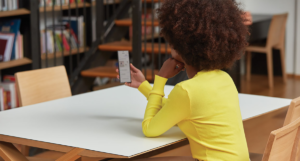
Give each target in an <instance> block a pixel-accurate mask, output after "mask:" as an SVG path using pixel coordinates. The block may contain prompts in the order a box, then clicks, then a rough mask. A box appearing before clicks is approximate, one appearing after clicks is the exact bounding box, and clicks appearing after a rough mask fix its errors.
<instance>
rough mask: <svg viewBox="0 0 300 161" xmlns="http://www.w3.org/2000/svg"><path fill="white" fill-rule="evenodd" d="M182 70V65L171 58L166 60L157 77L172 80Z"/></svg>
mask: <svg viewBox="0 0 300 161" xmlns="http://www.w3.org/2000/svg"><path fill="white" fill-rule="evenodd" d="M183 69H184V64H183V63H182V62H179V61H177V60H175V59H173V58H169V59H168V60H166V61H165V62H164V64H163V66H162V67H161V69H160V71H159V72H158V75H159V76H161V77H164V78H167V79H169V78H172V77H174V76H175V75H177V74H178V73H179V72H180V71H182V70H183Z"/></svg>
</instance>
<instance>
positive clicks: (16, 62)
mask: <svg viewBox="0 0 300 161" xmlns="http://www.w3.org/2000/svg"><path fill="white" fill-rule="evenodd" d="M31 62H32V61H31V60H30V59H28V58H22V59H18V60H12V61H7V62H1V63H0V70H3V69H7V68H12V67H17V66H21V65H26V64H31Z"/></svg>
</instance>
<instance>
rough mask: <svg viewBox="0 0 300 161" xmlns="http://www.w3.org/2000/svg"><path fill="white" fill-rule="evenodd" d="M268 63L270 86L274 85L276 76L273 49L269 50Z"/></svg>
mask: <svg viewBox="0 0 300 161" xmlns="http://www.w3.org/2000/svg"><path fill="white" fill-rule="evenodd" d="M267 64H268V76H269V87H270V88H273V87H274V76H273V55H272V49H271V50H269V51H267Z"/></svg>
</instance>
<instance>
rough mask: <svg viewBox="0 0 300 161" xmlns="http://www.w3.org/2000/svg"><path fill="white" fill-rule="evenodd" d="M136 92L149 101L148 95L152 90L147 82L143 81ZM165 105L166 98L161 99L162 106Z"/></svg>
mask: <svg viewBox="0 0 300 161" xmlns="http://www.w3.org/2000/svg"><path fill="white" fill-rule="evenodd" d="M138 90H139V91H140V92H141V93H142V94H143V95H144V96H145V97H146V98H147V100H148V99H149V93H150V91H151V90H152V86H151V85H150V83H149V82H148V81H144V82H143V83H142V84H141V85H140V86H139V88H138ZM165 103H166V98H163V99H162V105H164V104H165Z"/></svg>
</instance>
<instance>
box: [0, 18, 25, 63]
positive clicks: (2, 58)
mask: <svg viewBox="0 0 300 161" xmlns="http://www.w3.org/2000/svg"><path fill="white" fill-rule="evenodd" d="M20 25H21V19H10V20H3V21H0V62H6V61H11V60H16V59H21V58H23V57H24V50H23V35H22V34H21V33H20Z"/></svg>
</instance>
